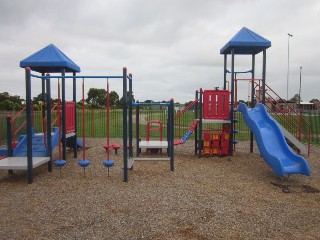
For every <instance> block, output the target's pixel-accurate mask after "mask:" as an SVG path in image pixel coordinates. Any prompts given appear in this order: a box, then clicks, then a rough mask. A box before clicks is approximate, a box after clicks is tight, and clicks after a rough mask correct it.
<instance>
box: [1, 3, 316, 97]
mask: <svg viewBox="0 0 320 240" xmlns="http://www.w3.org/2000/svg"><path fill="white" fill-rule="evenodd" d="M319 13H320V3H319V2H318V1H316V0H308V1H305V2H301V1H289V0H282V1H277V0H272V1H266V0H260V1H258V0H247V1H228V2H226V1H224V0H219V1H211V0H199V1H191V0H188V1H182V0H176V1H172V0H170V1H169V0H162V1H157V0H155V1H147V0H135V1H129V0H122V1H118V0H105V1H103V0H92V1H87V0H80V1H75V0H68V1H64V2H61V1H57V0H55V1H52V0H51V1H48V0H44V1H40V0H26V1H24V2H23V3H21V1H18V0H2V1H1V8H0V39H1V41H0V65H1V75H0V86H1V90H0V91H1V92H3V91H7V92H10V93H17V94H19V95H21V96H22V97H24V71H23V70H22V69H20V68H19V62H20V61H21V60H22V59H24V58H26V57H28V56H29V55H31V54H32V53H34V52H36V51H38V50H39V49H41V48H43V47H45V46H47V45H48V44H50V43H54V44H55V45H56V46H57V47H58V48H60V49H61V50H62V51H63V52H64V53H66V55H68V56H69V57H70V58H71V59H72V60H73V61H74V62H76V63H77V64H78V65H79V66H80V67H81V70H82V73H81V74H84V75H106V74H108V75H121V72H122V67H124V66H126V67H128V70H129V72H132V73H133V77H134V84H133V88H134V89H133V90H134V95H135V98H136V99H139V100H142V101H143V100H146V99H152V100H155V101H161V100H167V99H169V98H171V97H173V98H175V99H176V101H179V102H186V101H189V100H192V99H193V98H194V91H195V90H196V89H199V88H201V87H202V88H204V89H205V88H213V87H215V86H220V87H221V86H222V85H223V56H222V55H220V54H219V51H220V49H221V48H222V47H223V46H224V45H225V44H226V43H227V42H228V41H229V40H230V39H231V38H232V37H233V36H234V35H235V34H236V33H237V32H238V31H239V30H240V29H241V28H242V27H243V26H246V27H248V28H249V29H251V30H253V31H255V32H257V33H258V34H260V35H262V36H264V37H265V38H267V39H269V40H270V41H271V42H272V47H271V48H269V49H268V50H267V83H268V84H269V85H270V86H271V87H272V88H273V89H275V90H276V91H277V92H278V93H279V94H280V95H281V96H283V97H286V81H287V78H286V77H287V54H288V45H287V44H288V39H287V33H288V32H290V33H292V34H293V35H294V36H293V38H292V39H290V84H289V93H290V94H289V96H293V95H294V94H295V93H297V91H298V81H299V68H300V66H303V79H302V80H303V86H302V99H303V100H310V99H312V98H320V95H319V90H318V89H319V88H317V84H318V82H319V80H320V79H319V75H320V74H319V71H320V70H319V68H318V56H319V54H320V50H319V48H318V47H317V42H318V39H319V37H318V36H319V32H320V31H319V30H320V29H319V28H320V27H319V24H318V22H319V20H320V19H319V18H320V14H319ZM250 61H251V59H250V57H248V59H247V58H244V57H238V56H237V57H236V68H237V70H240V71H241V70H248V69H250ZM261 69H262V66H261V56H257V64H256V73H257V77H258V76H259V75H261ZM86 84H87V85H86V88H88V87H98V88H100V87H101V88H102V87H105V81H103V80H88V81H86ZM245 85H246V84H243V86H240V91H241V92H240V93H239V95H240V98H243V99H246V98H247V86H245ZM33 86H34V89H33V92H34V94H38V93H37V91H40V87H39V83H37V82H36V81H35V82H34V83H33ZM110 87H111V89H112V90H115V91H117V92H118V93H119V95H121V94H122V86H121V81H118V80H112V81H110ZM54 88H55V83H53V89H54ZM77 92H78V96H80V93H81V89H80V84H78V89H77ZM54 94H55V93H54V91H53V96H54ZM71 95H72V92H71V91H70V92H68V93H67V96H68V97H70V98H71Z"/></svg>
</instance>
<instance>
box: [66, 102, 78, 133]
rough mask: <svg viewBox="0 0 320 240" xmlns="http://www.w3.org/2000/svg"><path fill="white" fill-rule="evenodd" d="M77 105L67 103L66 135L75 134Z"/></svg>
mask: <svg viewBox="0 0 320 240" xmlns="http://www.w3.org/2000/svg"><path fill="white" fill-rule="evenodd" d="M75 107H76V105H75V103H74V102H66V133H71V132H75V130H76V128H75Z"/></svg>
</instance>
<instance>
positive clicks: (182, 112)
mask: <svg viewBox="0 0 320 240" xmlns="http://www.w3.org/2000/svg"><path fill="white" fill-rule="evenodd" d="M198 102H199V100H198V99H196V100H194V101H193V102H191V103H190V104H189V105H188V106H186V107H185V108H184V109H182V110H181V111H180V112H178V113H177V114H176V115H175V116H174V121H176V120H178V123H176V124H175V125H176V126H178V137H179V138H181V136H182V135H181V116H183V115H184V114H185V113H186V112H187V111H188V110H190V109H191V108H192V107H193V106H195V105H196V104H197V103H198Z"/></svg>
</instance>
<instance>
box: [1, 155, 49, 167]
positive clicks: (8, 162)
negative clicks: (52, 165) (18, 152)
mask: <svg viewBox="0 0 320 240" xmlns="http://www.w3.org/2000/svg"><path fill="white" fill-rule="evenodd" d="M32 160H33V164H32V168H36V167H38V166H40V165H42V164H44V163H47V162H49V161H50V157H33V158H32ZM0 169H7V170H28V161H27V157H7V158H4V159H2V160H1V161H0Z"/></svg>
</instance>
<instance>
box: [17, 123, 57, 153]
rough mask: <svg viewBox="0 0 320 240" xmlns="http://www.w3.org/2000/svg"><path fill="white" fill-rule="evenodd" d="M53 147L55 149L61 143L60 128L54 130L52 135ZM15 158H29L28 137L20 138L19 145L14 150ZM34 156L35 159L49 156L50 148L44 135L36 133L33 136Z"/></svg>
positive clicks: (22, 136)
mask: <svg viewBox="0 0 320 240" xmlns="http://www.w3.org/2000/svg"><path fill="white" fill-rule="evenodd" d="M51 139H52V140H51V147H52V149H54V148H55V147H56V146H57V144H58V143H59V128H53V131H52V133H51ZM13 156H14V157H26V156H27V136H26V135H21V136H20V137H19V143H18V145H17V147H16V148H15V149H14V150H13ZM32 156H33V157H45V156H48V147H47V146H46V141H45V137H44V134H43V133H36V134H33V136H32Z"/></svg>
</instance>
